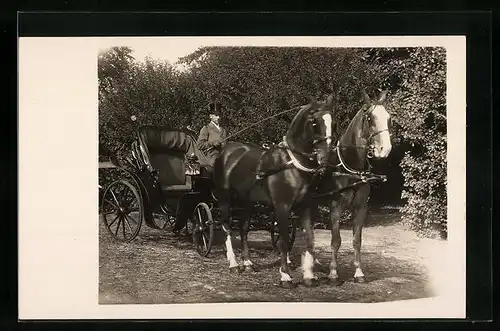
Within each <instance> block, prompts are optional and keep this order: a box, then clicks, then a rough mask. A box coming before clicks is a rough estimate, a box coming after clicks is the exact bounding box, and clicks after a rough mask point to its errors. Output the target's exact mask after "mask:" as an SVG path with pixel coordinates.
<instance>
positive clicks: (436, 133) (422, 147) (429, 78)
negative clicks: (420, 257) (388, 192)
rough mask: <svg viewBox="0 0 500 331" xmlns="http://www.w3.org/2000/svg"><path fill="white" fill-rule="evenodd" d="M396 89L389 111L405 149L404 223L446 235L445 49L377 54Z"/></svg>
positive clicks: (382, 71)
mask: <svg viewBox="0 0 500 331" xmlns="http://www.w3.org/2000/svg"><path fill="white" fill-rule="evenodd" d="M372 56H373V57H375V58H376V60H375V61H374V62H373V64H374V65H375V68H376V70H378V71H379V74H380V75H381V76H382V77H384V78H385V83H386V84H387V86H388V87H389V88H390V89H391V90H393V93H392V95H391V97H390V104H389V105H388V109H389V110H391V111H393V112H394V113H393V118H394V119H395V121H396V123H397V127H396V128H395V131H396V134H395V135H396V136H398V137H400V138H401V141H402V143H403V144H404V145H405V146H406V149H407V150H406V152H405V156H404V157H403V159H402V161H401V164H400V166H401V168H402V174H403V176H404V187H403V192H402V198H403V199H404V200H405V201H406V204H405V206H404V207H402V208H401V212H402V220H403V222H404V223H405V224H407V225H409V226H410V227H411V228H412V229H414V230H416V231H417V232H419V233H420V234H424V235H426V236H432V235H436V234H439V235H441V236H446V233H447V218H446V210H447V209H446V208H447V204H446V201H447V196H446V169H447V168H446V142H447V139H446V54H445V50H444V49H443V48H434V47H426V48H423V47H418V48H411V49H404V50H401V49H390V50H384V51H379V52H378V53H376V54H372Z"/></svg>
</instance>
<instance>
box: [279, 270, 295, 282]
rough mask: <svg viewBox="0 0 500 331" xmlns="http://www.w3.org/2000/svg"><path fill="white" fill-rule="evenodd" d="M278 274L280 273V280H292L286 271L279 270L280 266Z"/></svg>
mask: <svg viewBox="0 0 500 331" xmlns="http://www.w3.org/2000/svg"><path fill="white" fill-rule="evenodd" d="M280 275H281V281H282V282H291V281H292V277H290V275H289V274H287V273H286V272H283V271H281V268H280Z"/></svg>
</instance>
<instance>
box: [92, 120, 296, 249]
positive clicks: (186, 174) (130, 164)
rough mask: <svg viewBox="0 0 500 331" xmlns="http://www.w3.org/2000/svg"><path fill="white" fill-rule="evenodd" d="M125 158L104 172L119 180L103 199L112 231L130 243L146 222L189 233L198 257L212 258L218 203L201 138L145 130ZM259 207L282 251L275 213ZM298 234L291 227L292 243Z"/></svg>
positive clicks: (106, 189)
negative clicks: (209, 255)
mask: <svg viewBox="0 0 500 331" xmlns="http://www.w3.org/2000/svg"><path fill="white" fill-rule="evenodd" d="M124 159H125V160H124V161H123V162H122V163H123V164H120V165H119V166H118V165H115V166H112V167H111V169H100V171H101V172H110V171H114V180H112V181H111V182H110V183H108V184H107V185H105V187H103V188H102V190H103V192H102V194H101V197H100V211H101V218H102V220H103V222H104V225H105V227H106V229H107V230H108V232H109V233H110V234H111V235H112V236H113V237H114V238H115V239H117V240H120V241H125V242H129V241H131V240H133V239H134V238H135V237H136V236H137V235H138V233H139V231H140V229H141V226H142V223H145V224H146V225H147V226H149V227H150V228H154V229H160V230H165V229H166V228H169V227H170V226H173V227H174V228H176V229H178V230H180V229H182V228H185V229H186V232H187V233H188V234H190V236H192V240H193V244H194V247H195V249H196V250H197V251H198V253H199V254H200V255H202V256H208V254H209V253H210V250H211V247H212V244H213V241H214V233H215V231H216V230H217V229H218V225H219V224H218V208H217V198H216V197H215V196H214V194H213V180H212V176H211V172H210V168H209V165H208V164H207V159H206V157H205V155H204V154H203V153H202V152H201V151H200V150H199V149H198V148H197V146H196V138H195V137H193V136H192V135H191V133H190V132H188V131H185V130H180V129H169V128H164V127H156V126H143V127H140V128H139V129H138V130H137V131H136V132H135V137H134V141H133V142H132V144H131V148H130V151H129V152H128V155H127V156H126V157H125V158H124ZM103 168H104V167H103ZM111 177H113V176H111ZM103 185H104V184H103ZM256 207H259V208H260V209H261V210H262V211H263V212H261V213H256V214H255V215H257V216H259V217H257V218H255V221H256V222H257V224H256V225H257V226H256V227H259V226H261V227H263V228H266V229H267V230H269V231H270V232H271V242H272V244H273V246H274V247H275V248H276V243H277V241H278V237H279V235H278V231H277V229H276V225H275V222H274V221H273V217H272V211H269V210H268V209H266V207H265V206H256ZM257 210H258V209H257ZM235 217H237V213H235ZM189 232H191V233H189ZM295 233H296V223H295V222H291V226H290V231H289V237H290V240H291V242H293V241H294V239H295Z"/></svg>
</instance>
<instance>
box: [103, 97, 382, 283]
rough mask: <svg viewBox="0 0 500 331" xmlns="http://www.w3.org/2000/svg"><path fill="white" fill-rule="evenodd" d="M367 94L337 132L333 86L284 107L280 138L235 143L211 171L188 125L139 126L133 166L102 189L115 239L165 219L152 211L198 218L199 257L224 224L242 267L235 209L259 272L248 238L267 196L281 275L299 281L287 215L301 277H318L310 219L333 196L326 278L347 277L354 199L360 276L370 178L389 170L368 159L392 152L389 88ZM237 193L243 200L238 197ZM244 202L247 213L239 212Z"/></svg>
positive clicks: (230, 255) (232, 263)
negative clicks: (344, 234) (344, 220)
mask: <svg viewBox="0 0 500 331" xmlns="http://www.w3.org/2000/svg"><path fill="white" fill-rule="evenodd" d="M363 96H364V99H365V102H364V104H363V105H362V107H361V108H360V109H359V110H358V112H357V113H356V114H355V115H354V117H353V118H352V120H351V122H350V123H349V126H348V127H347V129H346V130H345V132H344V134H342V135H341V136H340V137H335V136H334V135H333V122H334V111H333V108H334V105H333V95H330V96H329V97H328V98H327V100H326V101H325V102H317V101H316V100H312V101H311V103H309V104H308V105H304V106H300V107H296V108H292V109H289V110H286V111H284V112H281V114H282V113H285V112H290V111H293V110H298V111H297V112H296V114H295V116H294V118H293V120H292V122H291V124H290V126H289V128H288V130H287V132H286V135H285V136H284V138H283V142H282V144H279V145H278V146H276V147H273V148H269V149H267V150H266V149H265V148H261V147H259V146H254V145H252V144H247V143H243V142H233V143H228V144H226V146H225V147H224V148H223V150H222V152H221V155H220V157H218V158H217V159H216V161H215V164H214V169H213V174H211V175H210V172H208V171H207V169H206V164H205V162H204V161H205V157H204V155H203V153H201V152H200V151H199V150H198V149H197V148H196V144H195V138H194V137H192V136H190V135H189V134H188V133H187V132H184V131H182V130H168V129H163V128H159V127H142V128H140V129H139V130H138V131H137V137H136V138H135V140H134V142H133V143H132V149H131V153H130V154H131V155H130V156H129V157H128V158H127V162H126V164H127V165H123V166H122V167H120V168H119V170H120V171H121V174H122V176H121V177H120V176H119V178H117V179H116V180H115V181H113V182H112V183H111V184H110V185H109V186H107V188H106V189H105V191H104V194H103V196H102V199H101V201H102V204H101V213H102V217H103V219H104V224H105V225H106V228H107V229H108V231H109V232H110V233H111V234H112V235H113V236H114V237H115V238H117V239H121V240H124V241H130V240H132V239H134V238H135V237H136V236H137V234H138V233H139V230H140V227H141V224H142V222H143V221H144V222H145V223H146V224H147V225H148V226H150V227H153V228H161V227H159V226H158V225H157V224H156V222H155V217H154V215H155V213H162V214H163V215H166V216H167V217H171V218H174V219H175V223H176V228H180V227H183V226H185V223H189V221H191V223H193V224H194V226H193V230H192V237H193V243H194V245H195V247H196V249H197V250H198V252H199V253H200V254H201V255H202V256H207V255H208V254H209V252H210V248H211V246H212V243H213V239H214V230H215V228H216V226H220V227H221V228H222V229H223V230H224V232H225V234H226V241H225V245H226V254H227V259H228V261H229V269H230V270H231V271H233V270H240V268H239V264H238V262H237V261H236V258H235V254H234V251H233V248H232V234H231V225H232V224H231V223H232V219H234V218H235V217H236V220H237V221H239V222H238V223H240V237H241V245H242V258H243V266H244V269H245V270H250V271H252V270H253V267H252V265H253V263H252V261H251V260H250V255H249V249H248V238H247V233H248V230H249V223H250V215H251V214H252V213H251V210H252V208H253V207H254V206H255V205H259V204H260V205H265V206H267V207H268V208H269V207H270V209H268V212H267V213H264V215H265V214H268V215H273V214H274V215H275V217H274V216H271V217H269V218H268V219H267V224H268V229H269V230H270V231H271V237H272V242H273V245H274V246H275V247H277V248H278V249H279V252H280V267H279V273H280V276H281V284H282V286H284V287H293V286H294V283H293V282H292V279H291V276H290V270H291V269H290V266H289V264H290V263H291V262H290V259H289V257H290V256H289V255H290V252H291V247H292V244H293V241H294V239H295V232H296V223H295V222H294V221H290V218H291V217H290V216H291V215H292V214H293V212H294V210H295V211H296V212H298V214H299V215H300V219H301V224H302V228H303V230H304V233H305V235H304V236H305V241H306V247H305V249H304V254H303V258H302V270H303V278H304V284H305V285H306V286H314V285H315V284H317V282H316V281H315V280H316V277H315V275H314V272H313V265H314V263H316V261H317V260H315V259H314V254H315V253H314V231H313V228H312V222H313V219H314V212H315V210H317V206H318V201H319V200H321V199H326V201H327V202H328V203H329V207H330V225H331V231H332V260H331V262H330V274H329V276H328V278H329V280H330V282H331V284H335V285H339V284H341V283H342V282H341V281H340V280H339V278H338V274H337V253H338V249H339V247H340V243H341V241H340V230H339V219H340V215H341V212H342V211H343V210H345V209H346V208H349V209H350V210H351V212H353V214H354V215H353V248H354V266H355V268H356V271H355V273H354V280H355V281H356V282H364V281H365V279H364V274H363V272H362V268H361V260H360V250H361V231H362V228H363V223H364V220H365V218H366V214H367V208H368V205H367V202H368V197H369V194H370V185H369V183H370V182H372V181H380V180H382V181H385V176H383V175H377V174H373V173H371V171H370V169H371V167H370V164H369V159H370V158H378V159H381V158H386V157H387V156H388V155H389V153H390V151H391V148H392V145H391V141H390V132H389V120H390V114H389V113H388V112H387V110H386V109H385V107H384V105H383V103H384V101H385V96H386V91H384V92H382V93H381V95H380V97H379V98H378V99H377V100H372V99H371V98H370V97H369V96H368V95H367V94H366V92H363ZM279 114H280V113H279ZM277 115H278V114H277ZM273 116H276V115H273ZM335 141H336V143H335ZM235 200H236V201H237V203H235V204H233V202H235ZM238 203H239V204H240V206H241V207H240V208H241V211H242V215H241V216H240V217H238V216H237V215H236V213H235V211H237V210H235V209H236V208H235V205H238ZM271 212H272V213H271ZM217 213H219V214H220V217H218V215H217ZM214 214H216V215H214ZM132 215H133V216H134V217H132ZM238 218H239V219H238ZM127 233H130V234H129V235H127ZM278 233H279V240H278Z"/></svg>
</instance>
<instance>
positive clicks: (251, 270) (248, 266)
mask: <svg viewBox="0 0 500 331" xmlns="http://www.w3.org/2000/svg"><path fill="white" fill-rule="evenodd" d="M245 272H257V270H255V268H254V266H253V265H246V266H245Z"/></svg>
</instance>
